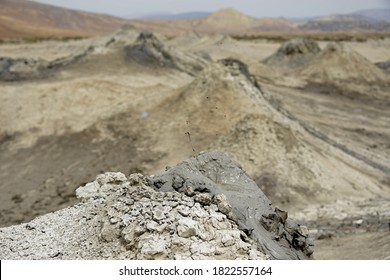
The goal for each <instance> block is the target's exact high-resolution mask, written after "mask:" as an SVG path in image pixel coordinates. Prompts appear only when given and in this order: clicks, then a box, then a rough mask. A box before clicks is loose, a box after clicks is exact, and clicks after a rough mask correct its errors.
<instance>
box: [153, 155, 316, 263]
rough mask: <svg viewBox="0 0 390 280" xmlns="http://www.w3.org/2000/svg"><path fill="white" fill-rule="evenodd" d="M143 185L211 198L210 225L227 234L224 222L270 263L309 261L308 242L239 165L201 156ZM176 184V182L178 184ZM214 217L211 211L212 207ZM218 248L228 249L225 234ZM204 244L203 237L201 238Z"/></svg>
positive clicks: (224, 158)
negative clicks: (189, 191) (251, 242)
mask: <svg viewBox="0 0 390 280" xmlns="http://www.w3.org/2000/svg"><path fill="white" fill-rule="evenodd" d="M147 181H148V184H149V185H150V186H152V187H154V188H155V189H156V190H159V191H162V192H172V191H179V192H183V193H185V192H186V190H187V189H188V187H189V186H190V187H191V188H192V190H193V192H194V197H195V198H196V197H199V196H200V195H201V194H207V195H208V196H211V197H212V201H213V205H212V206H210V209H214V212H213V213H210V214H211V215H210V219H209V222H210V225H212V226H213V227H214V228H218V229H220V230H229V229H230V228H229V227H226V224H224V219H225V218H226V217H228V218H229V219H230V220H232V221H235V222H236V223H237V224H238V226H239V228H240V229H241V230H243V231H244V232H245V233H246V234H247V235H248V236H249V237H250V238H252V239H253V240H255V241H256V242H257V244H258V249H259V250H260V251H261V252H265V253H266V254H267V255H269V256H271V258H274V259H308V258H311V257H312V254H313V246H314V244H313V243H314V242H313V239H312V238H310V237H309V236H308V235H306V231H305V230H302V228H300V226H299V225H298V224H296V223H295V222H294V221H291V220H290V219H287V213H286V212H284V211H282V210H280V209H277V208H275V209H274V208H273V207H272V203H271V201H270V200H269V199H268V198H267V197H266V196H265V195H264V193H263V192H262V191H261V190H260V188H259V187H258V186H257V185H256V183H255V182H254V181H253V180H252V179H250V178H249V176H248V175H247V174H246V173H245V171H244V170H243V169H242V168H241V166H240V165H239V164H238V163H236V162H234V161H232V160H231V159H229V158H228V157H227V156H226V155H225V154H224V153H222V152H220V151H210V152H205V153H201V154H199V155H197V156H195V157H193V158H191V159H188V160H186V161H183V162H182V163H180V164H178V165H177V166H176V167H174V168H170V169H169V170H168V171H166V172H165V173H162V174H158V175H154V176H151V177H149V178H147ZM178 182H180V183H178ZM214 207H216V209H217V210H218V212H219V213H218V212H215V208H214ZM222 236H225V237H224V238H223V241H222V239H221V242H222V244H226V243H227V244H231V242H232V241H230V240H229V238H228V235H227V233H226V231H224V234H223V235H222ZM203 238H205V239H207V238H208V237H207V235H205V236H203Z"/></svg>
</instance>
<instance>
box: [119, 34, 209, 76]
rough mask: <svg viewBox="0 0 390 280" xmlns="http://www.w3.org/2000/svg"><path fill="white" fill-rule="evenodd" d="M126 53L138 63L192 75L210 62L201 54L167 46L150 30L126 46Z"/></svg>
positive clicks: (128, 57) (129, 58)
mask: <svg viewBox="0 0 390 280" xmlns="http://www.w3.org/2000/svg"><path fill="white" fill-rule="evenodd" d="M125 53H126V57H127V59H128V60H130V61H135V62H136V63H138V64H141V65H144V66H149V67H165V68H173V69H178V70H180V71H184V72H186V73H188V74H190V75H195V74H196V73H198V72H199V71H201V70H202V69H203V68H204V67H205V66H206V65H207V64H208V62H209V61H207V60H206V59H204V58H202V57H200V56H196V55H193V54H187V53H186V54H184V53H182V52H180V51H177V50H175V49H173V48H172V47H167V46H165V44H163V42H161V41H160V40H159V39H158V38H157V37H156V36H155V35H154V34H153V33H149V32H142V33H141V34H140V35H139V37H138V39H137V40H136V42H135V43H134V44H130V45H128V46H126V47H125Z"/></svg>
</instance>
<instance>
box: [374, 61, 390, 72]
mask: <svg viewBox="0 0 390 280" xmlns="http://www.w3.org/2000/svg"><path fill="white" fill-rule="evenodd" d="M375 65H376V66H377V67H378V68H380V69H382V70H384V71H386V72H387V73H390V59H389V60H386V61H382V62H377V63H375Z"/></svg>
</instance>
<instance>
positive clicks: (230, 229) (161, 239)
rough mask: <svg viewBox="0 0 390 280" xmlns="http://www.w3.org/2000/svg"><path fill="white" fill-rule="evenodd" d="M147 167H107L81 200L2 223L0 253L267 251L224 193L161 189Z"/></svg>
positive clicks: (191, 255) (253, 255) (115, 255)
mask: <svg viewBox="0 0 390 280" xmlns="http://www.w3.org/2000/svg"><path fill="white" fill-rule="evenodd" d="M144 183H145V181H144V178H143V177H142V175H140V174H133V175H130V176H129V178H126V176H125V175H123V174H122V173H105V174H102V175H99V176H97V178H96V180H95V181H94V182H91V183H88V184H86V185H85V186H84V187H80V188H78V189H77V191H76V194H77V197H78V198H79V199H80V200H81V203H79V204H77V205H75V206H73V207H69V208H66V209H64V210H60V211H57V212H54V213H50V214H47V215H44V216H41V217H38V218H36V219H35V220H33V221H31V222H29V223H26V224H21V225H16V226H11V227H7V228H1V229H0V259H2V260H4V259H138V260H141V259H266V258H267V256H266V255H265V254H264V253H262V252H261V251H259V250H258V249H257V246H256V243H255V242H254V241H253V240H251V239H250V238H248V237H247V235H246V234H245V233H244V232H243V231H241V230H239V229H238V228H237V225H236V224H235V223H234V222H233V221H232V220H230V219H229V218H228V217H227V215H230V212H229V210H230V208H231V207H230V206H229V205H228V203H227V201H226V200H225V199H224V197H223V196H219V197H214V198H211V197H208V196H207V195H204V194H201V195H198V196H193V197H189V196H187V195H185V194H183V193H178V192H157V191H155V190H153V189H152V188H151V187H149V186H146V185H145V184H144Z"/></svg>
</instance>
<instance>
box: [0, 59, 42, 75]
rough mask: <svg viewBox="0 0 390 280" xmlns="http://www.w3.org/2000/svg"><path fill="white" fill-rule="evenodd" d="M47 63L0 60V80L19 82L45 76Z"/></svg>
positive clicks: (37, 60) (24, 60)
mask: <svg viewBox="0 0 390 280" xmlns="http://www.w3.org/2000/svg"><path fill="white" fill-rule="evenodd" d="M48 68H49V62H47V61H45V60H43V59H28V58H16V59H14V58H10V57H1V58H0V80H1V81H20V80H24V79H34V78H41V77H44V76H47V75H48V74H49V73H48Z"/></svg>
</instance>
